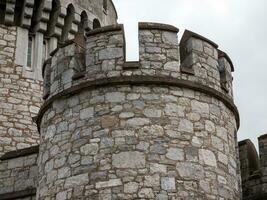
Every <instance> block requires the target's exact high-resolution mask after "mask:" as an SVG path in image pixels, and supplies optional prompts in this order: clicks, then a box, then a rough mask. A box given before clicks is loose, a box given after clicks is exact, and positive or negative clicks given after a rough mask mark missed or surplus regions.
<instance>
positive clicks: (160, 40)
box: [0, 0, 241, 200]
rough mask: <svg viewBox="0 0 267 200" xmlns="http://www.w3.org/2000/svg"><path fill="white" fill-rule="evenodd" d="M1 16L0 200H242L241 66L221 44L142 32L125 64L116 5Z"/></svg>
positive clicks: (21, 6) (21, 1)
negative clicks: (235, 86) (237, 69)
mask: <svg viewBox="0 0 267 200" xmlns="http://www.w3.org/2000/svg"><path fill="white" fill-rule="evenodd" d="M0 11H1V12H0V13H1V14H0V22H1V24H2V25H0V27H1V28H0V80H1V82H0V91H1V93H0V119H1V120H0V131H1V137H0V144H1V147H0V153H1V154H4V155H3V156H2V157H1V158H0V159H1V161H0V200H1V199H40V200H41V199H45V200H48V199H49V200H50V199H51V200H52V199H53V200H54V199H58V200H64V199H103V200H106V199H107V200H108V199H158V200H165V199H186V200H189V199H219V200H223V199H224V200H226V199H231V200H239V199H241V189H240V171H239V160H238V149H237V137H236V133H237V130H238V128H239V114H238V111H237V108H236V106H235V105H234V103H233V95H232V74H231V72H232V71H233V70H234V68H233V64H232V62H231V60H230V58H229V57H228V56H227V54H226V53H224V52H223V51H221V50H219V49H218V45H217V44H215V43H214V42H212V41H210V40H208V39H207V38H204V37H203V36H200V35H198V34H196V33H193V32H191V31H188V30H186V31H185V33H184V34H183V37H182V39H181V41H180V42H178V37H177V33H178V31H179V30H178V29H177V28H176V27H173V26H170V25H165V24H156V23H140V24H139V47H140V50H139V51H140V52H139V54H140V59H139V61H136V62H127V61H126V60H125V37H124V29H123V26H122V25H120V24H117V14H116V10H115V7H114V5H113V3H112V1H110V0H108V1H106V0H103V1H102V0H101V1H100V0H91V1H88V0H72V1H70V0H69V1H67V0H62V1H57V0H53V1H50V0H40V1H37V0H35V1H34V0H5V1H1V4H0ZM85 33H86V34H85ZM42 80H44V81H42ZM42 82H43V83H42ZM43 100H44V102H43ZM41 105H42V106H41ZM40 106H41V109H40V110H39V108H40ZM37 113H38V116H37ZM37 130H38V131H37ZM38 132H39V133H38ZM38 144H40V145H38ZM36 145H38V146H36ZM30 146H32V147H30ZM27 147H28V148H27ZM13 150H14V151H13Z"/></svg>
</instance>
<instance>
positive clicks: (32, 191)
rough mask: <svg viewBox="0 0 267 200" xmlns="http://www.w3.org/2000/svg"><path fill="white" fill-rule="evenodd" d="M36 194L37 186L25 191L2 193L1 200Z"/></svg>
mask: <svg viewBox="0 0 267 200" xmlns="http://www.w3.org/2000/svg"><path fill="white" fill-rule="evenodd" d="M35 194H36V188H29V189H27V190H23V191H18V192H12V193H6V194H1V195H0V200H10V199H17V198H24V197H29V196H34V195H35Z"/></svg>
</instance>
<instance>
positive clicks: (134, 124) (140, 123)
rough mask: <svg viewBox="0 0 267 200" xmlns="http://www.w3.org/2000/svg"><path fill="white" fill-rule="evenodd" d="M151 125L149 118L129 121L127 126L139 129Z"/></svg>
mask: <svg viewBox="0 0 267 200" xmlns="http://www.w3.org/2000/svg"><path fill="white" fill-rule="evenodd" d="M149 123H150V120H149V119H147V118H132V119H129V120H127V125H128V126H129V127H138V126H144V125H147V124H149Z"/></svg>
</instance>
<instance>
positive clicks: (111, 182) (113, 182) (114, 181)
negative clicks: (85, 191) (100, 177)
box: [95, 179, 122, 189]
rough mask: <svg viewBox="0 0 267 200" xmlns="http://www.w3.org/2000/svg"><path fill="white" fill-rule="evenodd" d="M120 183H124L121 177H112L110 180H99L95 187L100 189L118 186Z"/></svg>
mask: <svg viewBox="0 0 267 200" xmlns="http://www.w3.org/2000/svg"><path fill="white" fill-rule="evenodd" d="M120 185H122V182H121V180H120V179H111V180H109V181H104V182H97V183H96V185H95V187H96V189H99V188H108V187H116V186H120Z"/></svg>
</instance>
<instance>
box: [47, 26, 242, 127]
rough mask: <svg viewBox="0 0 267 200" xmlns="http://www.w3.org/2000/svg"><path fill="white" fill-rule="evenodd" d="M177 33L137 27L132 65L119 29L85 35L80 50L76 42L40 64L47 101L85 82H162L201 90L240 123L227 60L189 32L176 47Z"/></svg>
mask: <svg viewBox="0 0 267 200" xmlns="http://www.w3.org/2000/svg"><path fill="white" fill-rule="evenodd" d="M178 31H179V30H178V29H177V28H176V27H174V26H170V25H165V24H156V23H139V61H136V62H127V61H126V60H125V51H126V50H125V46H126V45H125V35H124V29H123V25H112V26H107V27H103V28H100V29H95V30H92V31H89V32H88V33H87V38H86V43H84V45H83V44H82V43H81V42H75V40H74V41H72V42H70V43H68V44H66V45H65V46H63V47H60V48H58V49H56V50H55V51H54V52H53V54H52V55H53V56H52V58H51V60H49V62H48V63H46V64H45V65H44V68H43V73H44V74H45V85H46V87H45V91H46V92H45V100H47V101H49V99H51V98H53V97H55V96H57V95H60V94H61V93H64V92H66V91H67V90H70V91H72V90H73V88H74V87H75V88H78V87H81V88H83V87H86V86H85V83H87V84H89V85H90V86H94V87H95V86H97V85H99V84H100V85H101V84H108V83H110V84H115V82H121V83H123V82H125V83H127V82H135V83H139V84H141V83H146V82H153V83H155V84H160V83H162V82H164V83H167V84H169V85H183V86H185V87H188V88H194V89H197V90H199V91H201V92H203V91H204V92H205V93H208V94H212V95H214V96H215V97H216V98H219V99H221V100H223V102H224V103H225V104H226V105H227V106H228V107H229V108H230V109H231V110H233V111H234V112H235V114H236V122H237V124H239V116H238V112H237V110H236V108H235V106H234V104H233V101H232V98H233V95H232V94H233V92H232V79H233V78H232V74H231V73H232V72H233V71H234V68H233V64H232V61H231V59H230V58H229V57H228V55H227V54H226V53H224V52H223V51H221V50H219V49H218V45H217V44H215V43H214V42H212V41H210V40H208V39H206V38H204V37H203V36H200V35H198V34H196V33H193V32H191V31H188V30H186V31H185V33H184V35H183V37H182V39H181V42H180V43H179V42H178V36H177V33H178ZM84 42H85V41H84ZM77 53H78V54H77ZM81 54H84V55H83V56H81ZM80 58H81V59H80ZM46 77H47V78H46ZM48 93H49V95H47V94H48Z"/></svg>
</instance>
